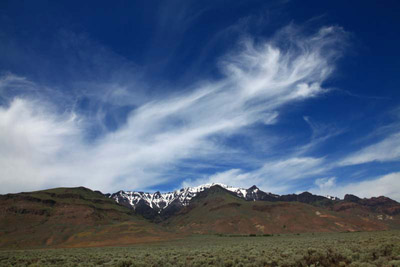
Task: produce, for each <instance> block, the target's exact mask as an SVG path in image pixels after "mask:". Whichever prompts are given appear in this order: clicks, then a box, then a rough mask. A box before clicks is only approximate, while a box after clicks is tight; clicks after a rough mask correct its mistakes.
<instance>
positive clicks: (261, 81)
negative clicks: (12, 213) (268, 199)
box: [0, 27, 342, 193]
mask: <svg viewBox="0 0 400 267" xmlns="http://www.w3.org/2000/svg"><path fill="white" fill-rule="evenodd" d="M341 34H342V30H341V29H340V28H336V27H326V28H322V29H321V30H320V31H319V32H317V33H316V34H315V35H313V36H306V37H301V36H299V35H298V34H296V35H295V36H296V38H292V37H293V36H292V35H291V32H290V30H286V35H287V36H286V39H283V40H282V39H280V40H276V39H274V40H270V41H268V42H264V43H257V44H256V43H254V42H253V41H251V40H250V39H246V40H244V41H243V43H242V45H241V47H240V49H238V50H236V51H235V52H232V53H231V54H230V55H229V56H227V57H225V58H224V60H222V61H221V63H220V65H221V69H222V71H223V73H224V74H225V76H224V77H223V78H222V79H220V80H218V81H204V82H202V83H200V85H198V86H197V87H195V88H194V89H192V90H190V91H189V92H188V91H187V90H186V93H184V94H180V95H173V96H170V97H166V98H163V99H154V100H153V101H149V102H146V103H143V104H141V105H139V106H138V108H136V109H135V110H133V111H131V112H130V114H129V115H128V119H127V122H126V123H125V124H124V125H122V126H121V127H120V128H118V129H117V130H116V131H113V132H107V133H104V134H103V135H102V136H101V137H99V138H97V139H95V140H92V141H87V140H86V141H85V138H86V135H85V131H86V128H85V127H86V126H87V125H88V124H89V122H88V121H87V119H86V118H85V117H82V116H81V115H79V114H73V113H69V114H67V115H65V114H62V115H57V114H59V113H55V111H54V110H53V108H52V106H51V105H49V103H47V102H43V101H35V100H34V99H32V98H26V97H25V98H21V97H19V98H18V97H16V98H14V100H13V101H12V102H10V103H9V106H7V107H2V108H1V109H0V140H1V141H0V151H1V156H0V170H1V184H2V186H1V192H2V193H5V192H16V191H22V190H33V189H40V188H45V187H53V186H78V185H83V186H88V187H90V188H93V189H100V190H103V191H116V190H119V189H139V188H141V189H143V188H146V187H150V186H154V185H157V184H161V183H164V182H166V181H167V180H168V179H171V175H170V174H171V173H173V170H174V168H178V167H179V162H180V161H182V160H185V159H198V160H202V159H203V160H204V159H210V158H212V157H213V156H215V155H216V154H218V149H219V144H218V143H215V140H214V139H213V138H212V137H215V136H219V137H221V138H224V137H226V136H229V135H231V134H234V133H238V132H240V131H241V130H243V129H244V128H245V127H247V126H250V125H253V124H256V123H262V124H273V123H276V121H277V118H278V115H279V110H280V109H281V108H283V107H285V106H286V104H288V103H290V102H293V101H300V100H304V99H307V98H310V97H315V96H318V95H319V94H322V93H324V92H326V90H324V89H323V88H322V84H323V82H324V81H325V80H326V79H327V78H328V77H329V75H330V74H331V72H332V70H333V65H332V64H333V62H334V59H335V58H336V56H337V55H338V53H337V51H336V50H335V46H336V44H337V42H338V41H340V40H341V39H340V38H341ZM280 38H282V36H280ZM282 41H284V42H290V45H289V46H288V47H290V48H286V49H282V48H280V46H279V45H278V44H279V42H282ZM21 79H22V80H24V79H23V78H21ZM24 84H25V83H24ZM0 86H3V89H1V90H0V92H2V90H5V89H6V88H5V87H6V85H3V84H0ZM34 86H35V87H39V86H38V85H34ZM179 91H180V92H182V91H185V90H179ZM54 114H56V115H54ZM320 162H321V159H318V158H308V157H300V158H293V159H287V160H280V161H279V160H278V161H276V162H269V163H265V164H264V165H263V166H262V167H260V168H259V169H258V170H256V171H254V172H252V173H250V174H241V171H239V170H231V171H230V172H231V174H235V175H236V177H237V179H239V180H245V179H247V180H248V179H252V180H254V181H255V182H257V181H259V180H260V179H261V178H262V177H265V175H269V176H272V177H274V178H273V180H272V181H277V179H278V178H277V177H280V178H279V179H299V178H300V177H304V175H311V174H314V173H316V172H318V171H319V170H320V169H319V168H317V166H318V164H319V163H320ZM232 164H235V163H234V162H233V163H232ZM282 169H284V170H285V172H284V173H282V171H281V170H282ZM217 175H220V177H222V176H223V175H224V174H217ZM178 178H179V177H175V179H178ZM221 179H224V178H221ZM247 183H248V182H247ZM270 184H271V185H272V184H273V183H272V182H271V183H270Z"/></svg>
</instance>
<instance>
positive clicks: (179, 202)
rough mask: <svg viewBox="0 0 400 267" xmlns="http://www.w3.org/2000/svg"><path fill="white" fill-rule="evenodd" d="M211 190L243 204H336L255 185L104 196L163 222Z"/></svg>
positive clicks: (198, 187)
mask: <svg viewBox="0 0 400 267" xmlns="http://www.w3.org/2000/svg"><path fill="white" fill-rule="evenodd" d="M214 186H220V187H222V188H223V189H225V190H227V191H229V192H231V193H232V194H233V195H235V196H236V197H238V198H241V199H243V200H246V201H270V202H277V201H287V202H293V201H297V202H302V203H308V204H311V203H312V204H319V205H331V204H333V203H335V202H336V201H338V200H339V199H338V198H335V197H323V196H317V195H313V194H311V193H308V192H304V193H301V194H299V195H296V194H290V195H281V196H280V195H276V194H272V193H267V192H264V191H262V190H260V189H259V188H258V187H257V186H255V185H253V186H252V187H250V188H248V189H245V188H238V187H232V186H228V185H224V184H220V183H213V184H205V185H201V186H197V187H186V188H182V189H180V190H176V191H174V192H168V193H160V192H158V191H157V192H155V193H146V192H137V191H122V190H121V191H118V192H117V193H114V194H107V195H106V196H107V197H109V198H112V199H114V200H115V201H116V202H117V203H119V204H121V205H124V206H126V207H128V208H131V209H133V210H135V211H136V213H138V214H141V215H143V216H144V217H145V218H148V219H158V220H160V219H161V220H163V219H166V218H168V217H170V216H171V215H173V214H175V213H176V212H178V211H179V210H180V209H182V208H183V207H185V206H188V205H189V204H190V202H191V200H192V199H193V198H194V197H195V196H197V195H198V194H199V193H201V192H204V191H206V190H208V189H210V188H211V187H214Z"/></svg>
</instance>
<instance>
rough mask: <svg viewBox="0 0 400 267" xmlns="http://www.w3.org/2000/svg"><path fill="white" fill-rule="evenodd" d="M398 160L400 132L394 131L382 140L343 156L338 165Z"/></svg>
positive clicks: (399, 156)
mask: <svg viewBox="0 0 400 267" xmlns="http://www.w3.org/2000/svg"><path fill="white" fill-rule="evenodd" d="M398 160H400V133H395V134H392V135H389V136H388V137H386V138H384V139H383V140H382V141H380V142H378V143H375V144H373V145H370V146H367V147H365V148H363V149H361V150H359V151H357V152H355V153H353V154H350V155H349V156H347V157H345V158H344V159H343V160H342V161H341V162H340V163H339V165H342V166H346V165H356V164H363V163H368V162H373V161H376V162H385V161H398Z"/></svg>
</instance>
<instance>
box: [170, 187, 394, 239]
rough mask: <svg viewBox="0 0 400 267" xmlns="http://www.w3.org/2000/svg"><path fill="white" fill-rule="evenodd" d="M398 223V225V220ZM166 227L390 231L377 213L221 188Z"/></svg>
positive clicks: (238, 230) (200, 230) (228, 231)
mask: <svg viewBox="0 0 400 267" xmlns="http://www.w3.org/2000/svg"><path fill="white" fill-rule="evenodd" d="M392 220H396V219H393V218H392ZM396 224H397V225H398V224H399V221H398V220H396ZM164 225H165V226H167V227H169V228H170V229H176V230H177V231H182V232H190V233H201V234H205V233H224V234H276V233H303V232H344V231H373V230H386V229H389V228H391V224H390V223H387V221H386V220H380V219H379V218H378V217H377V216H376V215H375V214H374V216H365V214H362V216H361V215H359V214H350V213H347V212H346V213H344V212H338V211H333V210H329V209H327V208H323V207H316V206H312V205H309V204H305V203H300V202H265V201H245V200H243V199H240V198H238V197H236V196H234V195H233V194H232V193H231V192H229V191H227V190H225V189H223V188H221V187H219V186H214V187H211V188H210V189H209V190H207V191H204V192H202V193H200V194H199V195H198V196H196V197H195V198H194V199H193V201H192V203H191V204H190V205H189V206H187V207H185V208H184V209H182V210H181V211H180V212H179V213H178V214H177V215H176V216H174V217H171V218H170V219H168V220H167V221H166V222H165V224H164Z"/></svg>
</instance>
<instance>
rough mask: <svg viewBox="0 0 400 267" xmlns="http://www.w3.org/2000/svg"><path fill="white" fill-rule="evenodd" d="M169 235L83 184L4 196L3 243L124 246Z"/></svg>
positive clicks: (0, 209)
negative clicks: (84, 186) (82, 185)
mask: <svg viewBox="0 0 400 267" xmlns="http://www.w3.org/2000/svg"><path fill="white" fill-rule="evenodd" d="M167 237H169V235H168V234H166V233H165V232H164V231H163V230H162V229H161V228H160V227H159V226H157V225H155V224H152V223H150V222H148V221H146V220H145V219H143V218H141V217H138V216H137V215H134V214H132V211H131V210H129V209H127V208H125V207H123V206H121V205H119V204H117V203H116V202H115V201H113V200H111V199H108V198H106V197H104V196H103V195H102V194H101V193H98V192H94V191H92V190H89V189H87V188H83V187H79V188H56V189H51V190H44V191H37V192H31V193H20V194H8V195H1V196H0V247H7V248H27V247H82V246H106V245H126V244H132V243H138V242H149V241H156V240H162V239H165V238H167Z"/></svg>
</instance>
